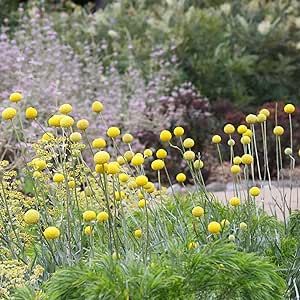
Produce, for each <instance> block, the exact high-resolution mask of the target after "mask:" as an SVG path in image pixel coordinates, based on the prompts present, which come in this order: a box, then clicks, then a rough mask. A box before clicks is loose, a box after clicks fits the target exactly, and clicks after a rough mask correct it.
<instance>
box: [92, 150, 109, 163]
mask: <svg viewBox="0 0 300 300" xmlns="http://www.w3.org/2000/svg"><path fill="white" fill-rule="evenodd" d="M109 160H110V155H109V153H108V152H106V151H99V152H97V153H95V155H94V163H95V164H98V165H102V164H105V163H107V162H108V161H109Z"/></svg>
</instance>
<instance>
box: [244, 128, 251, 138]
mask: <svg viewBox="0 0 300 300" xmlns="http://www.w3.org/2000/svg"><path fill="white" fill-rule="evenodd" d="M252 135H253V132H252V130H251V129H247V130H246V132H244V133H243V136H248V137H249V138H252Z"/></svg>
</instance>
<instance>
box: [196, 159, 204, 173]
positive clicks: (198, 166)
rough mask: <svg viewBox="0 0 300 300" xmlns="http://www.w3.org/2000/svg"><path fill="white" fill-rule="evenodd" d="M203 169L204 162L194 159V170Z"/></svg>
mask: <svg viewBox="0 0 300 300" xmlns="http://www.w3.org/2000/svg"><path fill="white" fill-rule="evenodd" d="M203 167H204V162H203V161H202V160H201V159H196V160H195V161H194V168H195V169H196V170H199V169H202V168H203Z"/></svg>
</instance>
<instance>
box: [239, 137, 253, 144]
mask: <svg viewBox="0 0 300 300" xmlns="http://www.w3.org/2000/svg"><path fill="white" fill-rule="evenodd" d="M250 143H251V138H250V137H249V136H246V135H245V136H242V137H241V144H243V145H249V144H250Z"/></svg>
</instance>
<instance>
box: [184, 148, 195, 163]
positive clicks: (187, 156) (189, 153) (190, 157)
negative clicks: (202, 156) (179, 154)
mask: <svg viewBox="0 0 300 300" xmlns="http://www.w3.org/2000/svg"><path fill="white" fill-rule="evenodd" d="M195 156H196V155H195V153H194V152H193V151H191V150H189V151H185V152H184V153H183V158H184V159H185V160H187V161H192V160H194V159H195Z"/></svg>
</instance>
